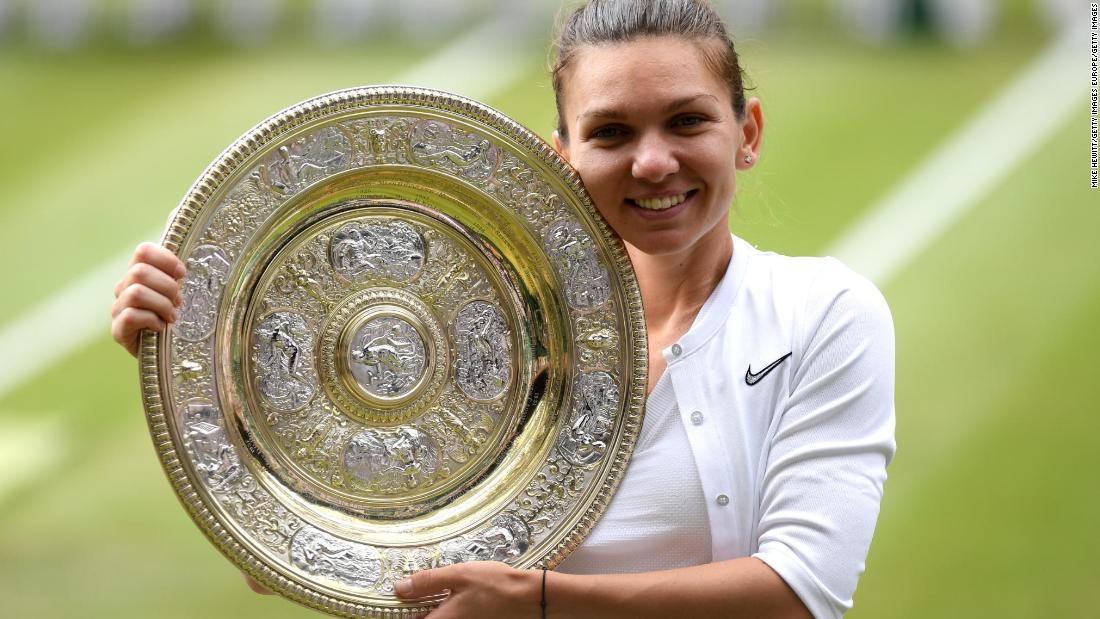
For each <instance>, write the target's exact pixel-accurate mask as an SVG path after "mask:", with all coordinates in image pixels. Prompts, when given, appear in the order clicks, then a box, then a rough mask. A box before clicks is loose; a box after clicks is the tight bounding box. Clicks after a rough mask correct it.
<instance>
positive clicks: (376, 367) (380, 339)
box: [348, 316, 428, 398]
mask: <svg viewBox="0 0 1100 619" xmlns="http://www.w3.org/2000/svg"><path fill="white" fill-rule="evenodd" d="M348 357H349V359H348V361H349V363H350V366H351V373H352V375H354V376H355V379H356V380H357V381H358V382H359V385H360V386H361V387H362V388H363V389H364V390H365V391H366V392H367V393H370V394H371V395H375V396H378V397H381V398H400V397H403V396H405V395H408V393H409V392H410V391H412V389H413V388H414V387H415V386H416V385H417V383H419V382H420V379H421V378H423V377H424V368H425V366H426V365H428V357H427V353H426V352H425V347H424V338H422V337H421V336H420V332H419V331H417V330H416V328H415V327H413V326H412V325H411V324H409V323H408V322H407V321H405V320H404V319H402V318H398V317H397V316H379V317H377V318H372V319H370V320H368V321H367V322H365V323H363V326H362V327H359V330H358V331H356V333H355V336H354V337H353V338H352V345H351V348H350V349H349V350H348Z"/></svg>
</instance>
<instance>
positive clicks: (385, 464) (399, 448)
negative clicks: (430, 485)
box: [344, 427, 440, 493]
mask: <svg viewBox="0 0 1100 619" xmlns="http://www.w3.org/2000/svg"><path fill="white" fill-rule="evenodd" d="M439 464H440V458H439V447H438V446H437V445H436V444H435V441H433V440H432V438H431V437H430V436H428V435H427V434H426V433H424V432H422V431H420V430H418V429H416V428H411V427H400V428H394V429H382V428H370V429H368V430H363V431H362V432H360V433H359V434H356V435H355V436H354V437H352V439H351V442H349V443H348V446H347V448H346V449H345V450H344V466H345V467H347V470H348V472H349V473H351V475H352V476H353V477H354V478H355V479H357V480H359V481H360V482H362V483H363V485H365V486H368V487H371V488H377V489H378V490H379V491H381V492H384V493H394V492H402V491H405V490H409V489H412V488H416V487H418V486H420V485H421V484H423V483H424V482H425V481H428V480H430V479H431V478H432V476H433V475H434V474H435V472H436V471H437V470H438V468H439Z"/></svg>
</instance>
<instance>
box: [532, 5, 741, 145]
mask: <svg viewBox="0 0 1100 619" xmlns="http://www.w3.org/2000/svg"><path fill="white" fill-rule="evenodd" d="M659 36H676V37H682V38H685V39H690V40H693V41H698V42H702V43H712V45H706V46H702V51H703V56H704V58H705V59H706V62H707V64H708V65H709V67H710V69H711V70H712V71H714V74H715V75H716V76H718V77H719V78H720V79H721V80H722V81H723V82H725V83H726V85H727V86H728V87H729V91H730V100H731V101H732V102H733V111H734V113H735V114H737V118H738V119H744V117H745V87H744V84H743V81H744V80H743V76H742V71H741V64H740V62H739V60H738V57H737V51H736V50H735V49H734V47H733V41H732V40H731V39H730V36H729V32H728V31H727V30H726V25H725V23H723V22H722V18H721V17H720V16H719V15H718V13H717V12H715V10H714V9H713V8H712V7H711V6H710V5H709V4H708V3H707V2H706V0H588V1H587V2H585V3H584V5H582V6H580V7H577V8H576V9H575V10H573V11H572V13H571V14H569V15H568V16H567V17H566V18H565V19H564V20H563V22H562V25H561V29H560V32H559V34H558V38H557V43H556V44H555V48H556V51H557V53H556V55H555V59H554V65H553V69H552V72H553V81H554V100H555V104H556V105H557V110H558V134H559V135H561V136H562V138H563V139H565V138H566V137H567V135H566V131H565V121H564V119H563V115H562V100H563V99H564V98H565V96H564V93H563V91H564V88H565V77H564V74H565V72H566V71H567V70H568V69H569V67H570V65H571V63H572V61H573V58H574V57H575V56H576V55H577V52H578V51H579V50H580V48H582V47H584V46H586V45H607V44H613V43H625V42H627V41H633V40H634V39H639V38H642V37H659Z"/></svg>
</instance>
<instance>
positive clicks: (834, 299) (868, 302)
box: [744, 244, 893, 333]
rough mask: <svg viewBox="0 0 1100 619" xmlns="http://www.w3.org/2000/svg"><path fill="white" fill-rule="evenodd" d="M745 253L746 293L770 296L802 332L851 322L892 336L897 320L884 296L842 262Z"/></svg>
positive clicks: (765, 253) (765, 252)
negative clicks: (876, 327)
mask: <svg viewBox="0 0 1100 619" xmlns="http://www.w3.org/2000/svg"><path fill="white" fill-rule="evenodd" d="M744 246H747V244H745V245H744ZM746 251H748V253H749V254H750V256H749V262H750V266H749V268H748V273H747V277H746V289H747V290H750V291H752V290H753V289H756V290H757V291H760V290H761V289H764V290H766V291H767V294H768V295H769V296H771V297H773V299H775V301H776V302H777V303H778V304H782V305H783V306H785V307H786V308H787V309H788V310H789V311H790V314H789V316H790V318H791V319H793V320H795V321H796V322H797V323H798V324H799V325H800V326H801V327H803V328H804V329H812V328H813V327H814V325H820V324H821V323H822V322H825V321H830V322H831V321H835V320H838V319H840V320H843V319H850V320H858V321H860V322H869V323H876V324H878V325H879V326H880V327H884V328H887V329H889V330H890V331H891V333H892V330H893V318H892V316H891V314H890V308H889V305H888V304H887V302H886V299H885V297H884V296H883V294H882V292H881V291H879V289H878V287H877V286H875V284H874V283H872V282H871V281H870V280H869V279H867V278H866V277H864V276H863V275H861V274H859V273H856V272H855V271H853V270H852V269H850V268H848V266H847V265H845V264H844V263H842V262H841V261H840V260H837V259H836V258H833V257H828V256H826V257H807V256H785V255H782V254H778V253H775V252H768V251H760V250H757V249H755V248H752V247H751V246H747V250H746ZM750 294H751V292H750Z"/></svg>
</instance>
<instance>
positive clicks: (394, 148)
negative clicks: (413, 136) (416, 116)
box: [341, 116, 414, 165]
mask: <svg viewBox="0 0 1100 619" xmlns="http://www.w3.org/2000/svg"><path fill="white" fill-rule="evenodd" d="M413 122H414V121H413V120H411V119H408V118H396V117H392V116H384V117H380V118H369V119H357V120H351V121H348V122H345V123H342V125H341V126H342V127H343V128H344V130H345V131H347V132H348V134H349V135H352V136H354V139H355V145H356V147H357V149H358V155H357V157H356V163H355V165H375V164H386V163H408V162H409V155H408V149H409V127H410V126H411V125H412V123H413Z"/></svg>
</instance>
